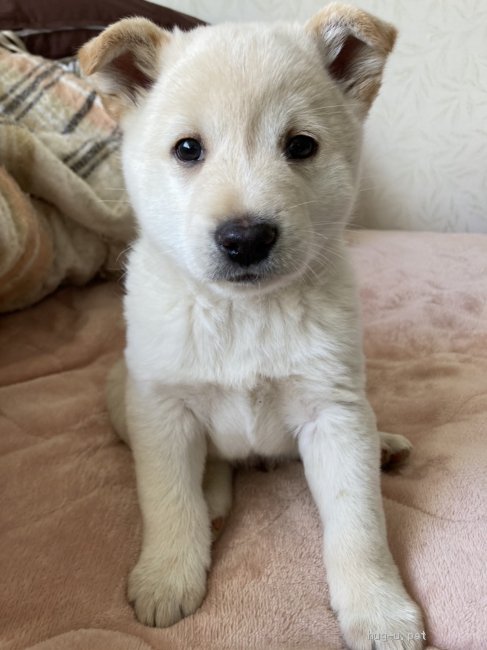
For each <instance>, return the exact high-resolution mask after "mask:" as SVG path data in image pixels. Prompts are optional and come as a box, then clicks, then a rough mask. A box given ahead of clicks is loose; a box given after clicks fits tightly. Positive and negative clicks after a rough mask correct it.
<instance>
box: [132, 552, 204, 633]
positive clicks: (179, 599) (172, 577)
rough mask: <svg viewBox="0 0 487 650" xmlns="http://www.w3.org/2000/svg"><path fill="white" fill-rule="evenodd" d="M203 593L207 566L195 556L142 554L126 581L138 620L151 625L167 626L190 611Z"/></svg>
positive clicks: (196, 604) (196, 607) (201, 598)
mask: <svg viewBox="0 0 487 650" xmlns="http://www.w3.org/2000/svg"><path fill="white" fill-rule="evenodd" d="M205 592H206V568H205V566H204V564H203V563H201V562H200V561H198V559H197V558H196V557H191V558H185V561H184V562H183V561H181V560H179V559H172V560H171V561H163V560H161V559H158V558H151V559H146V558H144V557H141V558H140V559H139V561H138V563H137V565H136V566H135V568H134V569H133V570H132V573H131V574H130V577H129V583H128V597H129V600H130V602H131V603H132V604H133V607H134V610H135V614H136V616H137V618H138V620H139V621H140V622H141V623H143V624H144V625H149V626H151V627H168V626H169V625H173V624H174V623H177V621H179V620H180V619H181V618H184V617H185V616H189V614H193V612H195V611H196V610H197V609H198V607H199V606H200V605H201V603H202V601H203V598H204V597H205Z"/></svg>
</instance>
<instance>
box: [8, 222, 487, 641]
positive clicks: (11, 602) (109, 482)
mask: <svg viewBox="0 0 487 650" xmlns="http://www.w3.org/2000/svg"><path fill="white" fill-rule="evenodd" d="M351 239H352V242H351V246H352V248H353V254H354V257H355V260H356V263H357V268H358V273H359V278H360V282H361V286H362V298H363V309H364V322H365V349H366V353H367V358H368V386H369V395H370V399H371V401H372V403H373V406H374V408H375V410H376V412H377V415H378V421H379V425H380V427H381V428H382V429H384V430H387V431H393V432H398V433H403V434H405V435H407V436H408V437H409V438H410V439H411V440H412V442H413V443H414V445H415V448H414V452H413V455H412V458H411V462H410V463H409V465H408V466H406V467H405V468H403V469H401V470H400V471H398V472H397V473H394V474H384V475H383V493H384V501H385V510H386V515H387V524H388V530H389V538H390V543H391V548H392V551H393V554H394V556H395V558H396V559H397V562H398V564H399V565H400V568H401V572H402V575H403V576H404V580H405V582H406V584H407V587H408V589H409V590H410V592H411V594H412V595H414V597H415V598H416V599H417V600H418V601H419V603H420V604H421V605H422V607H423V609H424V611H425V615H426V621H427V628H426V632H427V638H428V644H429V645H430V646H435V647H437V648H442V649H444V650H447V649H448V650H480V649H481V648H485V647H486V644H487V617H486V600H485V593H486V584H487V579H486V577H487V576H486V546H487V541H486V540H487V531H486V508H485V496H486V477H487V471H486V460H487V454H486V442H485V440H486V433H487V306H486V304H487V237H486V236H482V235H453V234H452V235H450V234H425V233H421V234H420V233H385V232H374V233H372V232H362V233H355V234H353V236H352V238H351ZM120 294H121V291H120V287H119V286H117V285H115V284H100V285H95V286H91V287H89V288H85V289H66V290H63V291H60V292H58V293H57V294H55V295H54V296H53V297H51V298H49V299H47V300H45V301H44V302H43V303H41V304H39V305H37V306H35V307H33V308H30V309H28V310H26V311H23V312H20V313H15V314H12V315H9V316H4V317H3V318H2V319H1V320H0V332H1V334H0V453H1V456H0V477H1V492H0V495H1V496H0V500H1V515H0V516H1V519H0V563H1V566H0V577H1V578H0V579H1V590H0V648H2V650H7V649H9V650H11V649H14V648H35V649H36V650H66V649H67V650H143V649H144V650H147V649H149V648H154V649H155V650H166V649H167V650H191V649H193V648H194V649H196V648H198V649H200V648H202V649H209V650H210V649H211V650H218V649H222V650H223V649H248V648H259V649H260V648H265V649H266V650H271V649H274V648H275V649H287V648H303V649H306V650H308V649H312V648H321V649H324V650H328V649H329V650H333V649H335V648H336V649H338V648H341V647H342V644H341V639H340V635H339V630H338V627H337V624H336V621H335V618H334V616H333V614H332V612H331V610H330V606H329V601H328V593H327V587H326V579H325V574H324V569H323V566H322V560H321V541H320V538H321V531H320V523H319V520H318V516H317V512H316V510H315V507H314V505H313V503H312V501H311V498H310V496H309V493H308V490H307V487H306V484H305V481H304V478H303V470H302V467H301V465H300V464H299V463H291V464H288V465H284V466H281V467H279V468H278V469H276V470H275V471H272V472H269V473H263V472H259V471H257V470H252V471H241V472H239V474H238V476H237V478H236V501H235V506H234V509H233V512H232V514H231V518H230V520H229V521H228V523H227V526H226V528H225V530H224V532H223V534H222V536H221V538H220V539H219V541H218V542H217V543H216V545H215V547H214V554H213V555H214V558H213V568H212V571H211V574H210V578H209V587H208V595H207V598H206V600H205V602H204V604H203V606H202V608H201V609H200V610H199V611H198V612H197V613H196V614H195V615H194V616H192V617H190V618H187V619H185V620H184V621H182V622H180V623H178V624H177V625H175V626H173V627H171V628H169V629H166V630H157V629H149V628H146V627H143V626H142V625H140V624H139V623H138V622H137V621H136V620H135V618H134V615H133V612H132V610H131V608H130V606H129V605H128V604H127V602H126V598H125V587H126V579H127V574H128V572H129V570H130V568H131V567H132V566H133V564H134V562H135V560H136V558H137V553H138V547H139V543H140V518H139V512H138V508H137V500H136V494H135V484H134V472H133V467H132V461H131V455H130V451H129V450H128V449H127V447H125V446H124V445H123V444H122V443H120V442H119V441H118V440H117V438H116V436H115V434H114V433H113V431H112V430H111V428H110V425H109V422H108V418H107V413H106V408H105V401H104V391H103V383H104V378H105V374H106V371H107V368H108V367H109V366H110V364H111V363H112V361H113V360H114V359H115V357H116V356H117V354H119V352H120V350H121V347H122V345H123V323H122V321H121V317H120Z"/></svg>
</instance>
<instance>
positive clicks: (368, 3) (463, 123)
mask: <svg viewBox="0 0 487 650" xmlns="http://www.w3.org/2000/svg"><path fill="white" fill-rule="evenodd" d="M159 4H165V5H167V6H171V7H174V8H176V9H179V10H180V11H185V12H186V13H190V14H193V15H196V16H198V17H201V18H204V19H206V20H208V21H210V22H221V21H224V20H278V19H281V20H282V19H286V20H305V19H306V18H308V17H309V16H310V15H312V14H313V13H314V12H315V11H317V10H318V9H320V8H321V7H322V6H323V5H324V4H326V2H322V1H320V0H179V1H178V0H167V1H166V0H161V1H160V2H159ZM351 4H356V5H358V6H360V7H362V8H364V9H367V10H369V11H372V12H374V13H376V14H377V15H379V16H381V17H382V18H385V19H387V20H390V21H391V22H393V23H394V24H395V25H396V26H397V27H398V28H399V30H400V37H399V40H398V43H397V47H396V49H395V52H394V54H393V55H392V57H391V59H390V61H389V64H388V67H387V70H386V75H385V80H384V86H383V90H382V92H381V94H380V96H379V98H378V99H377V101H376V104H375V106H374V107H373V109H372V111H371V114H370V117H369V120H368V123H367V129H366V143H365V150H364V176H363V188H362V191H361V194H360V205H359V212H360V215H359V218H358V219H359V221H360V223H362V224H363V225H366V226H368V227H377V228H402V229H415V230H419V229H421V230H456V231H471V232H487V0H360V1H357V2H354V1H353V0H352V2H351Z"/></svg>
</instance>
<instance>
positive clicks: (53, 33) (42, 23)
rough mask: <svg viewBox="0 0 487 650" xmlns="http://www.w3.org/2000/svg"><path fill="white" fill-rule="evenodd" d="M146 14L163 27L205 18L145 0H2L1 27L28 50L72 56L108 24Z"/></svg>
mask: <svg viewBox="0 0 487 650" xmlns="http://www.w3.org/2000/svg"><path fill="white" fill-rule="evenodd" d="M125 16H144V17H145V18H150V19H151V20H153V21H154V22H155V23H157V24H158V25H160V26H161V27H168V28H172V27H174V26H177V27H180V28H181V29H192V28H193V27H196V26H197V25H202V24H204V23H203V22H202V21H200V20H198V19H197V18H193V17H191V16H187V15H186V14H182V13H180V12H179V11H174V10H172V9H168V8H166V7H160V6H157V5H154V4H151V3H149V2H145V1H144V0H2V1H1V2H0V30H11V31H14V32H16V34H17V36H19V37H20V38H21V39H22V40H23V42H24V43H25V46H26V48H27V50H28V51H29V52H31V53H32V54H39V55H40V56H44V57H47V58H49V59H60V58H63V57H67V56H73V55H74V54H76V52H77V50H78V49H79V48H80V47H81V45H82V44H83V43H85V42H86V41H87V40H88V39H90V38H92V37H93V36H96V34H97V33H98V32H100V31H102V30H103V29H104V27H106V25H109V24H110V23H113V22H115V21H116V20H119V19H120V18H124V17H125Z"/></svg>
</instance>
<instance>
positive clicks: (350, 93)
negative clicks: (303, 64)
mask: <svg viewBox="0 0 487 650" xmlns="http://www.w3.org/2000/svg"><path fill="white" fill-rule="evenodd" d="M306 29H307V30H308V31H309V32H311V33H312V34H313V36H314V37H315V38H317V39H318V45H319V48H320V50H321V52H322V55H323V58H324V63H325V67H326V68H327V70H328V72H329V74H330V76H331V77H332V79H334V80H335V81H336V83H337V84H338V85H339V86H340V88H341V89H342V91H343V93H344V94H345V95H346V96H347V97H349V98H350V99H352V100H353V102H354V103H355V105H356V108H357V109H358V113H359V115H360V116H361V117H365V116H366V115H367V113H368V111H369V108H370V107H371V105H372V102H373V101H374V99H375V97H376V95H377V93H378V92H379V88H380V84H381V79H382V72H383V70H384V65H385V62H386V59H387V57H388V55H389V53H390V52H391V50H392V48H393V47H394V42H395V40H396V35H397V31H396V29H395V28H394V27H393V26H392V25H390V24H389V23H385V22H383V21H382V20H379V19H378V18H375V16H371V15H370V14H368V13H366V12H365V11H362V10H361V9H357V8H356V7H351V6H349V5H342V4H338V3H332V4H330V5H327V6H326V7H325V8H324V9H322V10H321V11H320V12H319V13H317V14H316V15H315V16H313V17H312V18H311V19H310V20H309V21H308V23H307V24H306Z"/></svg>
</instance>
